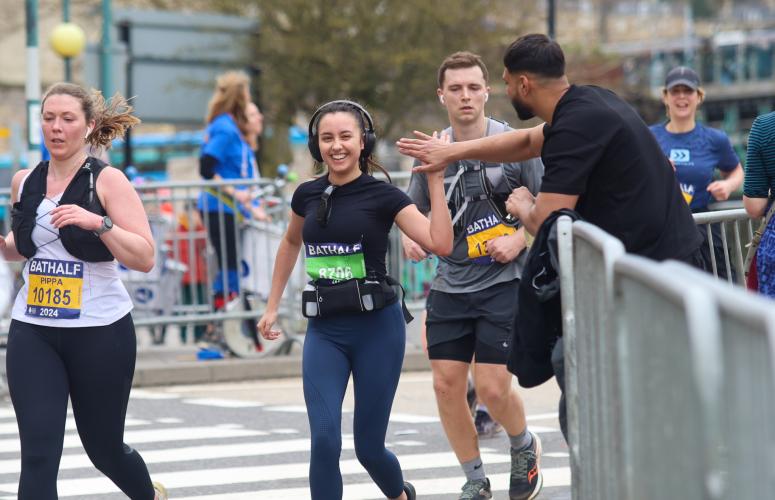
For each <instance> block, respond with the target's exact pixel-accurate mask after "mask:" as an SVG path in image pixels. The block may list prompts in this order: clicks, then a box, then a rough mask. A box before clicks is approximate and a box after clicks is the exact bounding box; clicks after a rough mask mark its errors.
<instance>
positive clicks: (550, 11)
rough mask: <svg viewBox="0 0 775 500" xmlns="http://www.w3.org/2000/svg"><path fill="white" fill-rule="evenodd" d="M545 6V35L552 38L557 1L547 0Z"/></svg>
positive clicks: (553, 35) (553, 36)
mask: <svg viewBox="0 0 775 500" xmlns="http://www.w3.org/2000/svg"><path fill="white" fill-rule="evenodd" d="M547 1H548V4H547V8H546V35H547V36H548V37H549V38H551V39H552V40H554V38H555V21H556V17H557V2H556V0H547Z"/></svg>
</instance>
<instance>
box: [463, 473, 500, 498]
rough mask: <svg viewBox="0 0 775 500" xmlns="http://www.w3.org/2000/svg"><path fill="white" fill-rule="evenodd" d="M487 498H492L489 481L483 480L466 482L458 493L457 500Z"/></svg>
mask: <svg viewBox="0 0 775 500" xmlns="http://www.w3.org/2000/svg"><path fill="white" fill-rule="evenodd" d="M489 498H492V491H491V490H490V480H489V479H487V478H484V479H471V480H470V481H467V482H466V484H464V485H463V491H462V492H461V493H460V497H459V498H458V500H487V499H489Z"/></svg>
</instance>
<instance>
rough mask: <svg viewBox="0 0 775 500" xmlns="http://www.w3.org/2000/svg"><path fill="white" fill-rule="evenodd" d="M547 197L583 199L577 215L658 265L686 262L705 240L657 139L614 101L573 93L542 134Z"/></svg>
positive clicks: (602, 94) (585, 91) (598, 92)
mask: <svg viewBox="0 0 775 500" xmlns="http://www.w3.org/2000/svg"><path fill="white" fill-rule="evenodd" d="M541 159H542V160H543V162H544V167H545V173H544V177H543V180H542V183H541V192H544V193H557V194H567V195H579V200H578V203H577V205H576V211H577V212H578V213H579V214H580V215H581V216H582V217H583V218H584V219H586V220H587V221H588V222H590V223H592V224H595V225H597V226H599V227H601V228H602V229H604V230H605V231H607V232H608V233H610V234H612V235H614V236H616V237H617V238H619V239H620V240H622V242H623V243H624V247H625V248H626V249H627V251H628V252H632V253H635V254H639V255H642V256H645V257H650V258H653V259H656V260H664V259H670V258H672V259H682V258H685V257H687V256H689V255H690V254H691V253H692V252H694V251H696V250H697V248H699V245H700V242H701V238H702V237H701V235H700V233H699V231H698V230H697V227H696V225H695V223H694V220H693V219H692V215H691V212H690V211H689V208H688V206H687V204H686V202H685V201H684V200H683V197H682V195H681V190H680V188H679V186H678V181H677V180H676V177H675V172H674V171H673V168H672V167H671V165H670V163H669V161H668V160H667V158H666V157H665V155H664V153H663V152H662V149H661V148H660V147H659V144H658V143H657V141H656V139H655V138H654V135H653V134H652V133H651V131H650V130H649V129H648V126H647V125H646V124H645V123H644V122H643V120H642V119H641V118H640V116H639V115H638V114H637V113H636V112H635V110H634V109H633V108H632V107H631V106H630V105H629V104H627V103H626V102H624V101H623V100H622V99H620V98H619V97H618V96H617V95H616V94H614V93H613V92H611V91H610V90H606V89H603V88H600V87H595V86H575V85H572V86H571V87H570V89H569V90H568V91H567V92H566V93H565V95H563V97H562V98H561V99H560V101H559V102H558V103H557V107H556V108H555V111H554V116H553V117H552V124H551V125H548V124H547V125H546V126H545V127H544V146H543V150H542V151H541Z"/></svg>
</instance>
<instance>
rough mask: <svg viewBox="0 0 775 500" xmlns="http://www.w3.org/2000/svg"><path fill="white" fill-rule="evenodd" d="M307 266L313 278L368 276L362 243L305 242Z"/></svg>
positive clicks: (341, 279) (331, 278)
mask: <svg viewBox="0 0 775 500" xmlns="http://www.w3.org/2000/svg"><path fill="white" fill-rule="evenodd" d="M304 251H305V255H306V259H305V261H304V262H305V266H306V268H307V275H309V277H310V278H312V279H313V280H316V279H327V280H333V281H344V280H349V279H352V278H365V277H366V261H365V260H364V257H363V245H362V244H361V243H305V244H304Z"/></svg>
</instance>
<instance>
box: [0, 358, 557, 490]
mask: <svg viewBox="0 0 775 500" xmlns="http://www.w3.org/2000/svg"><path fill="white" fill-rule="evenodd" d="M521 393H522V395H523V398H524V399H525V405H526V408H527V411H528V423H529V426H530V427H531V429H532V430H533V431H534V432H537V433H538V434H539V435H540V436H541V439H542V442H543V448H544V455H543V462H542V465H543V471H544V483H545V486H544V489H543V492H542V493H541V495H540V496H539V497H538V498H540V499H546V500H549V499H553V500H561V499H562V500H570V486H569V485H570V470H569V467H568V458H567V451H568V450H567V447H566V446H565V443H564V441H563V440H562V436H561V434H560V432H559V428H558V423H557V417H556V403H557V400H558V398H559V392H558V390H557V388H556V384H555V383H554V381H550V382H548V383H547V384H544V385H543V386H541V387H538V388H535V389H531V390H529V391H524V390H523V391H521ZM344 407H345V414H344V418H343V422H342V427H343V432H344V439H343V444H344V446H343V448H344V449H343V451H342V459H341V469H342V475H343V478H344V483H345V487H344V498H345V499H350V500H356V499H379V498H383V497H382V496H381V494H380V492H379V490H378V489H377V488H376V486H374V485H373V483H372V482H371V480H370V478H369V476H368V474H367V473H366V472H365V471H364V469H363V468H362V467H361V466H360V464H359V463H358V462H357V460H356V459H355V453H354V451H353V443H352V413H351V410H352V407H353V406H352V398H351V394H350V393H348V396H347V397H346V399H345V403H344ZM436 415H437V413H436V405H435V400H434V397H433V390H432V387H431V377H430V373H428V372H414V373H404V374H403V375H402V378H401V383H400V386H399V390H398V394H397V396H396V401H395V404H394V408H393V414H392V417H391V423H390V427H389V429H388V438H387V440H388V443H389V447H390V448H391V449H392V450H393V451H394V452H395V453H396V455H397V456H398V458H399V460H400V461H401V464H402V467H403V469H404V475H405V477H406V479H408V480H410V481H412V482H413V483H414V484H415V486H416V487H417V492H418V497H419V498H422V499H432V500H436V499H450V498H453V499H454V498H457V493H458V492H459V489H460V487H461V486H462V484H463V482H464V476H463V474H462V471H461V470H460V467H459V466H458V464H457V461H456V459H455V456H454V454H453V453H452V452H451V451H450V448H449V446H448V444H447V441H446V438H445V436H444V433H443V430H442V428H441V424H440V423H439V421H438V418H437V416H436ZM71 417H72V416H70V418H69V420H68V424H67V435H66V438H65V450H64V456H63V458H62V463H61V469H60V474H59V483H58V489H59V495H60V498H77V499H88V500H96V499H101V500H114V499H120V498H126V497H125V496H124V495H123V494H121V493H120V492H118V490H117V488H116V487H115V486H114V485H113V484H112V483H111V482H110V481H109V480H107V479H106V478H105V477H104V476H102V475H101V474H100V473H99V472H97V471H96V470H95V469H94V468H93V466H92V465H91V463H90V462H89V461H88V458H87V457H86V455H85V453H84V451H83V449H82V448H81V445H80V441H79V439H78V435H77V434H76V432H75V426H74V424H73V422H72V418H71ZM125 441H126V442H127V444H130V445H131V446H133V447H135V448H137V449H138V450H140V452H141V453H142V455H143V458H144V459H145V461H146V463H147V464H148V468H149V469H150V471H151V474H152V476H153V478H154V479H156V480H159V481H161V482H163V483H164V484H165V485H167V487H168V488H169V489H170V494H171V498H173V499H175V500H181V499H188V500H194V499H196V500H215V499H218V500H247V499H251V500H252V499H269V498H273V499H278V498H281V499H308V498H309V490H308V488H307V470H308V464H309V458H308V457H309V453H308V452H309V433H308V430H307V416H306V413H305V410H304V402H303V397H302V390H301V380H300V379H282V380H279V379H278V380H263V381H257V382H248V383H229V384H218V385H197V386H175V387H159V388H153V389H135V390H134V391H133V394H132V398H131V400H130V404H129V414H128V418H127V426H126V434H125ZM481 449H482V458H483V460H484V462H485V468H486V471H487V475H488V476H489V477H490V479H491V480H492V483H493V491H494V495H495V498H499V499H503V498H507V494H506V490H507V488H508V471H509V454H508V439H507V437H506V436H505V435H504V434H503V433H500V434H498V435H496V436H495V437H493V438H490V439H486V440H482V442H481ZM18 477H19V441H18V436H17V430H16V423H15V419H14V414H13V409H12V407H11V405H10V402H9V401H7V400H5V401H2V402H0V500H4V499H12V498H16V496H15V492H16V487H17V482H18Z"/></svg>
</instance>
